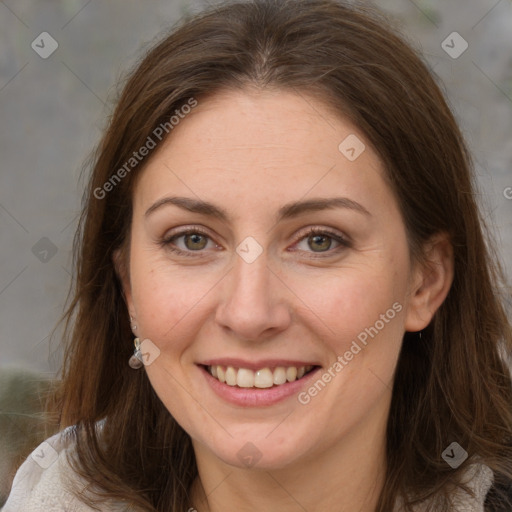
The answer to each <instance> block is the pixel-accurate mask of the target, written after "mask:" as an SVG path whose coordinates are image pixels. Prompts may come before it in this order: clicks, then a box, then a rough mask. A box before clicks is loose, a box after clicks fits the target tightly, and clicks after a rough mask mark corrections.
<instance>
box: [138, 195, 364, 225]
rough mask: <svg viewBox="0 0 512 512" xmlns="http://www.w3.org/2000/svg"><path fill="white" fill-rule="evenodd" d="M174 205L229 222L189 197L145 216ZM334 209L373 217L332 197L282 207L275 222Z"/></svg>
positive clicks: (166, 199) (163, 203)
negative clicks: (342, 209)
mask: <svg viewBox="0 0 512 512" xmlns="http://www.w3.org/2000/svg"><path fill="white" fill-rule="evenodd" d="M169 205H174V206H178V207H179V208H182V209H184V210H187V211H189V212H192V213H199V214H201V215H207V216H209V217H214V218H217V219H219V220H222V221H224V222H227V221H229V214H228V212H227V211H226V210H225V209H223V208H221V207H219V206H216V205H214V204H212V203H209V202H207V201H202V200H199V199H192V198H189V197H180V196H172V197H164V198H162V199H159V200H158V201H157V202H156V203H154V204H153V205H151V206H150V207H149V208H148V209H147V210H146V213H145V214H144V216H145V217H146V218H147V217H149V216H150V215H151V214H152V213H153V212H155V211H156V210H159V209H160V208H162V207H164V206H169ZM334 208H347V209H349V210H353V211H355V212H358V213H361V214H363V215H366V216H369V217H371V213H370V212H369V211H368V210H367V209H366V208H365V207H364V206H363V205H362V204H360V203H358V202H356V201H353V200H352V199H349V198H348V197H330V198H319V199H309V200H306V201H294V202H291V203H288V204H285V205H284V206H282V207H281V208H280V209H279V211H278V212H277V216H276V219H275V221H276V222H279V221H282V220H286V219H290V218H293V217H297V216H299V215H302V214H304V213H310V212H315V211H322V210H331V209H334Z"/></svg>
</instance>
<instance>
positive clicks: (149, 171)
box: [136, 89, 386, 204]
mask: <svg viewBox="0 0 512 512" xmlns="http://www.w3.org/2000/svg"><path fill="white" fill-rule="evenodd" d="M347 150H349V151H348V152H347ZM354 154H355V156H356V158H353V156H354ZM349 157H350V158H349ZM385 186H386V185H385V183H384V181H383V169H382V165H381V162H380V161H379V159H378V157H377V156H376V154H375V153H374V151H373V150H372V148H371V146H370V144H369V143H368V141H366V140H365V138H364V136H363V135H362V133H361V132H360V131H359V130H358V129H357V128H356V127H355V126H354V125H353V124H351V123H350V122H349V121H348V120H347V119H344V118H342V117H341V116H340V115H339V114H337V113H335V112H334V111H333V110H332V109H329V107H328V106H327V105H326V104H325V103H324V102H321V101H319V100H318V99H317V98H315V97H312V96H308V95H306V94H304V93H298V92H293V91H283V90H265V91H260V90H252V89H251V90H225V91H222V92H220V93H218V94H215V95H212V96H210V97H208V98H206V99H203V100H201V99H199V100H198V104H197V106H196V107H195V108H194V109H193V110H192V111H191V112H190V113H189V114H187V115H184V116H183V118H182V119H181V120H180V122H179V123H178V124H177V125H176V126H174V128H173V130H172V132H171V134H170V136H169V137H168V138H167V139H165V140H164V141H163V142H162V143H161V144H160V145H159V146H158V147H157V149H156V151H155V154H154V155H153V156H152V158H151V160H150V161H149V162H148V165H147V166H146V168H145V169H144V171H143V172H142V176H141V177H140V180H139V183H138V185H137V189H138V190H137V191H136V199H138V200H140V201H142V202H143V203H145V204H147V203H148V202H149V201H155V200H157V199H159V198H161V197H163V196H164V195H165V194H166V193H169V192H171V191H172V192H176V191H179V192H180V195H183V193H186V195H188V196H191V197H194V196H196V198H199V197H210V198H211V197H217V198H223V200H227V197H228V196H229V197H230V199H231V200H233V201H235V200H238V201H240V200H242V201H245V202H246V203H247V204H249V203H251V201H254V202H260V203H261V201H262V200H269V201H270V198H273V199H275V200H276V201H277V202H281V203H282V202H289V201H291V200H297V199H299V198H301V197H305V196H307V195H312V196H318V195H320V196H321V195H326V194H330V195H333V194H332V192H333V191H336V192H339V193H340V194H342V195H347V194H349V195H350V194H352V195H353V196H354V200H357V199H356V197H357V196H360V195H361V193H362V192H363V191H365V190H366V191H367V192H369V191H370V192H371V191H373V192H374V193H377V194H381V193H382V191H380V192H379V190H378V189H379V188H382V187H385ZM136 202H137V201H136Z"/></svg>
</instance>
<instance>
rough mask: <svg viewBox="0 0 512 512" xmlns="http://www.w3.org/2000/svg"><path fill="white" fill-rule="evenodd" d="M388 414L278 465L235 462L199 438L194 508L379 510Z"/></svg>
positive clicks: (204, 511)
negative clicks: (247, 465) (224, 459)
mask: <svg viewBox="0 0 512 512" xmlns="http://www.w3.org/2000/svg"><path fill="white" fill-rule="evenodd" d="M368 419H370V418H368ZM386 420H387V414H385V413H384V412H383V413H382V414H378V415H377V418H376V417H375V415H372V418H371V421H366V422H363V423H360V424H358V425H355V426H354V428H353V429H352V430H351V431H350V432H348V433H347V434H346V435H345V436H343V438H342V440H341V441H340V442H339V443H338V444H337V445H335V446H330V447H329V449H328V450H323V451H322V452H320V453H319V452H318V451H315V452H314V454H312V455H311V456H309V457H305V458H302V459H301V460H295V461H294V462H293V463H292V464H289V465H287V466H286V467H282V468H279V469H258V468H252V469H240V468H236V467H233V466H231V465H228V464H225V463H224V462H222V461H220V460H219V459H218V458H217V457H215V456H214V455H213V454H212V453H211V452H209V451H208V452H206V451H205V450H206V449H205V448H204V447H199V446H198V445H197V444H196V443H195V442H194V450H195V453H196V459H197V464H198V472H199V478H198V479H197V480H196V482H195V485H194V487H193V489H192V497H193V503H192V504H193V508H195V509H196V510H197V511H198V512H221V511H225V510H240V511H244V512H257V511H258V512H259V511H261V510H265V511H266V512H296V511H297V510H308V511H310V512H320V511H323V510H336V511H338V512H375V510H376V507H377V503H378V499H379V495H380V492H381V490H382V488H383V485H384V479H385V475H386V453H385V432H386V428H385V427H386ZM312 453H313V452H312Z"/></svg>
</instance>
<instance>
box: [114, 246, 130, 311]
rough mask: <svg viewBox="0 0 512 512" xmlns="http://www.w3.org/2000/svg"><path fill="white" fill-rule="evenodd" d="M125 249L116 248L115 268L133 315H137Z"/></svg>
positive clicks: (127, 304)
mask: <svg viewBox="0 0 512 512" xmlns="http://www.w3.org/2000/svg"><path fill="white" fill-rule="evenodd" d="M127 259H128V258H126V256H125V254H124V252H123V250H122V249H116V250H115V251H114V253H113V254H112V261H113V263H114V269H115V272H116V274H117V277H118V279H119V282H120V283H121V288H122V291H123V297H124V300H125V302H126V306H127V307H128V311H129V313H130V315H131V316H135V308H134V307H133V299H132V289H131V284H130V273H129V270H128V262H127Z"/></svg>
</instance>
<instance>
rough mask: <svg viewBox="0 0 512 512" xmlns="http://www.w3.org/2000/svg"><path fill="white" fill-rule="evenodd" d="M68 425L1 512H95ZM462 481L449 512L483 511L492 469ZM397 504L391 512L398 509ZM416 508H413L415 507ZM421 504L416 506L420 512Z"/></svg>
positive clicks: (479, 468) (39, 452) (24, 472)
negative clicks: (77, 488)
mask: <svg viewBox="0 0 512 512" xmlns="http://www.w3.org/2000/svg"><path fill="white" fill-rule="evenodd" d="M69 434H72V427H69V428H67V429H65V430H63V431H62V432H60V433H58V434H55V435H54V436H52V437H50V438H49V439H47V440H46V441H44V442H43V443H41V444H40V445H39V446H38V447H37V448H36V449H35V450H34V451H33V452H32V453H31V454H30V455H29V456H28V458H27V460H26V461H25V462H24V463H23V464H22V465H21V467H20V468H19V469H18V472H17V473H16V476H15V478H14V482H13V485H12V490H11V494H10V495H9V498H8V499H7V503H6V504H5V505H4V507H3V508H2V512H20V511H23V512H95V511H94V510H93V509H92V508H90V507H88V506H87V505H85V504H84V503H82V502H81V501H79V500H78V499H77V498H75V497H74V495H73V494H72V492H71V491H70V490H69V487H70V485H69V484H70V482H71V481H73V482H79V483H80V484H81V487H82V488H85V487H86V485H87V483H86V482H84V481H83V479H81V478H80V477H79V476H78V475H77V474H76V473H75V472H74V471H73V470H72V469H71V467H70V465H69V462H68V460H67V458H66V453H68V452H69V451H70V450H71V449H73V447H74V442H73V440H72V439H73V437H72V435H69ZM465 475H466V478H465V482H467V483H468V485H469V487H471V489H472V490H473V491H475V493H476V498H475V499H471V498H470V497H469V496H468V495H467V494H466V493H464V492H463V491H459V492H458V494H457V496H456V498H455V499H456V501H457V505H456V506H455V508H453V509H452V512H485V511H484V501H485V496H486V494H487V492H488V491H489V489H490V488H491V486H492V483H493V472H492V471H491V469H490V468H489V467H487V466H486V465H484V464H479V463H473V464H470V465H468V469H467V470H466V473H465ZM127 505H128V504H127V503H124V504H123V503H121V502H116V503H115V502H113V501H111V500H108V501H107V500H106V501H105V502H104V503H103V504H102V507H101V510H102V511H105V512H107V511H108V512H124V511H126V507H127ZM400 510H401V508H400V505H399V504H397V506H396V508H395V511H394V512H400ZM415 510H416V509H415ZM423 510H425V509H424V507H418V508H417V512H422V511H423Z"/></svg>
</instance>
